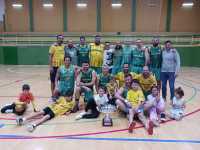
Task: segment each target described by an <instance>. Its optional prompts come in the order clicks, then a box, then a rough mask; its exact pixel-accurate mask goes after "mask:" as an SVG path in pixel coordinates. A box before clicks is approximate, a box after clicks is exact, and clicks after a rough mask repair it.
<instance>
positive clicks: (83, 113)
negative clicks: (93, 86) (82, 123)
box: [75, 112, 86, 120]
mask: <svg viewBox="0 0 200 150" xmlns="http://www.w3.org/2000/svg"><path fill="white" fill-rule="evenodd" d="M85 114H86V112H81V113H80V114H78V115H77V116H76V117H75V119H76V120H80V119H81V118H83V115H85Z"/></svg>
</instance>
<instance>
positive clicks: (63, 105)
mask: <svg viewBox="0 0 200 150" xmlns="http://www.w3.org/2000/svg"><path fill="white" fill-rule="evenodd" d="M73 106H74V102H73V101H66V98H65V97H60V98H59V99H58V100H57V101H56V103H54V104H52V105H51V106H49V108H50V109H51V110H52V111H53V113H54V114H55V116H58V115H63V114H65V113H66V112H68V111H70V110H72V108H73Z"/></svg>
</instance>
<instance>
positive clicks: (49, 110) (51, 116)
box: [43, 107, 55, 120]
mask: <svg viewBox="0 0 200 150" xmlns="http://www.w3.org/2000/svg"><path fill="white" fill-rule="evenodd" d="M43 111H44V115H49V116H50V118H49V120H50V119H52V118H54V117H55V114H54V112H53V111H52V110H51V108H49V107H45V108H44V109H43Z"/></svg>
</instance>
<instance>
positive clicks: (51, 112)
mask: <svg viewBox="0 0 200 150" xmlns="http://www.w3.org/2000/svg"><path fill="white" fill-rule="evenodd" d="M73 106H74V102H73V101H72V99H71V98H69V97H60V98H59V99H58V100H57V101H56V102H55V103H53V104H52V105H51V106H48V107H45V108H44V109H43V110H42V111H41V112H36V113H34V114H32V115H30V116H27V117H19V118H16V122H17V125H23V124H24V122H25V121H30V120H33V119H34V120H35V121H34V122H32V123H30V124H28V125H27V130H28V131H29V132H32V131H33V130H34V129H35V128H36V127H37V126H38V125H40V124H42V123H44V122H46V121H48V120H50V119H52V118H54V117H56V116H59V115H64V114H66V115H68V114H69V113H70V112H71V110H72V108H73ZM39 116H42V118H39V119H38V118H37V117H39Z"/></svg>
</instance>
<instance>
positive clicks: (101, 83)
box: [96, 65, 112, 91]
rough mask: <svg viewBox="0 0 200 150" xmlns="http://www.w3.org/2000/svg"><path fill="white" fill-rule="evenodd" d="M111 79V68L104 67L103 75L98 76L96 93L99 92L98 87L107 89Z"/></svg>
mask: <svg viewBox="0 0 200 150" xmlns="http://www.w3.org/2000/svg"><path fill="white" fill-rule="evenodd" d="M111 79H112V75H111V74H110V73H109V66H107V65H104V66H103V67H102V73H101V74H99V75H98V76H97V81H96V91H98V87H106V85H107V84H108V83H109V82H110V80H111Z"/></svg>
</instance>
